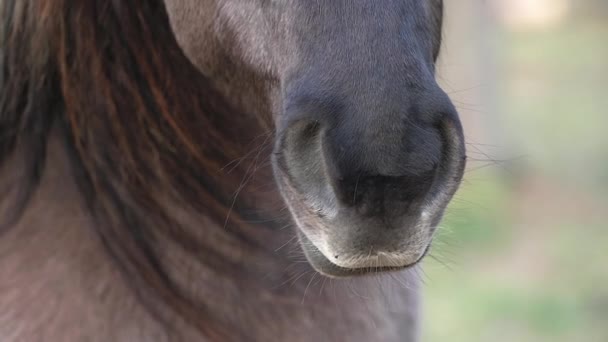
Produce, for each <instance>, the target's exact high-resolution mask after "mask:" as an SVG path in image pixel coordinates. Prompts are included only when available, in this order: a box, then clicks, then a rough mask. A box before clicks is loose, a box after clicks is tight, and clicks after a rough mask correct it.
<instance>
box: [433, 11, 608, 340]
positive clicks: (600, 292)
mask: <svg viewBox="0 0 608 342" xmlns="http://www.w3.org/2000/svg"><path fill="white" fill-rule="evenodd" d="M445 3H446V6H447V9H446V25H447V26H446V28H445V43H444V51H443V55H442V59H441V61H440V67H439V78H440V82H441V83H442V85H443V86H444V89H445V90H446V91H447V92H448V93H449V94H450V96H451V97H452V99H453V100H454V102H455V104H456V106H457V107H458V108H459V111H460V115H461V118H462V120H463V124H464V126H465V131H466V137H467V139H468V145H467V148H468V155H469V164H468V171H467V174H466V176H465V182H464V184H463V186H462V188H461V190H460V191H459V193H458V194H457V195H456V198H455V200H454V202H453V203H452V205H451V207H450V208H449V210H448V213H447V216H446V220H445V221H444V222H443V224H442V227H441V229H440V236H439V237H438V241H437V242H436V243H435V245H434V248H433V251H432V252H431V256H432V258H427V261H426V263H425V276H424V279H425V282H426V286H425V291H426V293H425V313H424V314H425V320H424V321H425V324H426V326H425V329H424V331H425V333H424V334H425V336H424V338H423V341H431V342H434V341H450V342H460V341H463V342H464V341H467V342H473V341H484V342H486V341H492V342H501V341H505V342H506V341H509V342H513V341H518V342H527V341H534V342H542V341H552V342H561V341H569V342H571V341H576V342H578V341H581V342H607V341H608V223H607V222H608V133H605V132H604V130H606V129H608V1H606V0H595V1H594V0H586V1H581V0H458V1H449V0H448V1H446V2H445Z"/></svg>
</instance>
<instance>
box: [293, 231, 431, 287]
mask: <svg viewBox="0 0 608 342" xmlns="http://www.w3.org/2000/svg"><path fill="white" fill-rule="evenodd" d="M298 237H299V238H300V245H301V246H302V249H303V250H304V255H305V256H306V259H307V260H308V262H309V263H310V265H311V266H312V267H313V268H314V269H315V271H317V272H319V273H321V274H322V275H324V276H327V277H330V278H347V277H355V276H364V275H369V274H376V273H385V272H396V271H401V270H405V269H409V268H413V267H415V266H416V265H418V264H419V263H420V262H421V261H422V260H423V259H424V257H425V256H426V255H427V253H428V251H429V249H430V247H431V244H430V243H429V244H428V246H427V247H426V248H425V250H424V252H423V253H422V254H421V255H420V257H419V258H418V259H417V260H416V261H414V262H412V263H409V264H407V265H402V266H378V267H376V266H368V267H355V268H348V267H342V266H339V265H336V264H335V263H333V262H332V261H331V260H329V259H328V258H327V257H326V256H325V255H324V254H323V253H322V252H321V251H320V250H319V249H318V248H317V247H316V246H315V244H314V243H312V241H310V240H309V239H308V237H307V236H306V234H304V233H303V232H301V231H300V230H298Z"/></svg>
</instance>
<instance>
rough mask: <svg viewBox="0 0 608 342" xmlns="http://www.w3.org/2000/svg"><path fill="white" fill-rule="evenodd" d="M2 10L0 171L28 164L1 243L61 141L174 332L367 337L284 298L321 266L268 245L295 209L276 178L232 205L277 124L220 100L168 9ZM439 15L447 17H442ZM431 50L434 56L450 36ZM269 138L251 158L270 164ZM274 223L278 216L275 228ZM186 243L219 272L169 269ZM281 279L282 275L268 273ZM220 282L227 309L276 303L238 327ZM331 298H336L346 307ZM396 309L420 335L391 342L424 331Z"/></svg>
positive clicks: (8, 4)
mask: <svg viewBox="0 0 608 342" xmlns="http://www.w3.org/2000/svg"><path fill="white" fill-rule="evenodd" d="M433 3H434V4H436V6H441V2H440V1H434V2H433ZM0 5H1V8H0V29H1V31H0V34H1V35H0V39H1V40H0V63H1V64H0V67H1V69H0V170H8V169H11V168H17V169H18V172H17V174H18V175H19V179H18V180H17V181H15V182H11V184H9V185H7V186H6V187H5V188H2V189H0V190H1V191H2V193H0V194H1V195H2V198H1V200H2V203H3V205H4V207H3V208H0V209H3V210H2V211H1V213H2V215H3V217H2V221H1V222H0V224H1V225H0V233H3V234H6V233H7V232H8V231H9V230H10V228H11V227H13V226H15V225H16V224H17V223H18V222H19V221H20V219H21V218H22V217H23V215H24V214H25V213H27V211H28V203H29V202H30V200H31V198H32V196H33V195H34V194H35V193H36V191H37V189H38V188H39V184H40V182H41V179H42V178H43V176H44V173H45V166H46V164H47V163H46V161H47V154H48V153H49V152H48V151H49V148H50V147H49V145H50V142H51V141H53V140H58V141H59V146H60V149H61V150H62V151H64V153H66V154H67V156H68V160H69V163H70V172H71V177H73V179H74V181H75V182H76V184H77V186H78V190H79V193H80V194H81V196H82V200H84V201H85V203H86V207H87V209H88V213H89V214H90V215H91V217H92V219H93V222H94V224H93V225H92V227H93V228H94V231H95V233H96V235H97V236H99V237H100V240H101V242H102V243H103V245H104V246H105V250H106V251H107V252H108V253H109V254H108V255H110V256H111V258H112V259H113V260H114V261H115V265H117V267H119V268H120V269H121V271H122V274H123V275H124V279H127V282H128V283H129V286H130V287H131V288H132V289H133V290H134V293H136V294H137V296H138V298H139V299H140V302H141V303H143V305H144V306H145V307H146V308H147V309H148V310H149V311H150V312H153V313H154V315H155V316H156V318H157V319H159V320H160V321H162V322H164V323H166V324H167V326H169V327H176V326H179V324H176V323H175V322H176V321H180V322H185V324H186V325H188V326H193V327H195V330H196V331H197V334H200V336H204V337H205V338H206V339H208V340H211V341H217V340H248V339H249V338H251V336H258V337H260V340H264V341H268V340H269V338H270V337H269V336H272V337H274V338H281V337H280V336H282V338H286V335H280V334H281V333H285V332H286V331H290V330H289V329H290V328H291V327H289V324H290V323H291V324H296V325H297V324H298V322H301V320H302V319H303V317H308V318H309V319H313V318H314V314H313V312H315V311H314V310H320V311H318V313H317V319H318V320H317V321H318V326H320V327H326V329H325V330H323V329H320V330H319V331H318V332H310V335H309V336H308V337H310V338H327V336H334V338H338V337H336V336H342V337H345V338H346V336H347V334H353V335H352V336H355V335H354V334H357V331H358V330H357V329H358V328H357V329H355V328H353V330H352V331H350V332H349V330H348V329H346V328H344V327H347V325H339V324H338V325H332V324H331V318H332V317H335V316H336V314H335V312H333V311H330V310H329V309H328V308H323V309H319V308H317V309H314V310H313V307H314V306H308V307H306V306H302V307H297V303H299V301H300V300H301V298H302V294H303V293H304V295H305V293H306V291H307V290H308V287H309V285H310V283H308V285H307V286H305V287H306V288H304V287H303V286H301V285H296V286H295V289H294V290H291V291H285V292H284V293H282V291H283V290H276V285H277V283H279V284H280V283H281V282H283V281H284V280H289V279H290V278H292V277H293V275H294V273H295V274H296V275H298V274H301V272H310V271H311V269H310V268H309V266H307V265H302V266H297V267H296V270H297V271H294V270H291V271H286V270H285V269H286V268H287V267H289V266H290V265H291V264H292V263H293V260H290V259H289V258H288V257H286V256H285V253H284V252H282V251H281V252H278V253H277V252H275V251H274V249H275V248H276V247H277V246H276V245H272V244H270V243H269V241H275V242H276V241H282V242H284V241H286V240H287V237H288V236H289V235H288V234H287V233H286V232H285V231H284V230H279V229H278V228H279V227H281V226H283V225H284V224H285V223H288V222H289V219H287V218H286V219H285V220H283V219H276V217H278V216H281V215H282V214H281V213H280V212H279V211H278V210H277V209H280V208H279V207H278V206H277V205H276V199H277V198H278V195H277V192H276V191H277V190H276V189H275V187H274V185H272V184H270V185H269V186H270V187H269V188H268V189H267V190H261V189H260V187H261V186H268V184H266V182H259V181H256V180H254V181H252V182H249V183H248V184H247V189H248V190H249V191H240V192H241V194H240V195H239V199H238V201H235V200H234V197H233V196H234V195H235V191H238V190H241V189H240V185H241V184H242V181H243V179H247V178H248V177H250V173H251V167H252V165H253V162H249V161H248V162H246V163H240V162H235V161H238V160H240V159H241V158H243V156H244V155H247V153H249V152H250V151H251V149H252V145H251V144H248V143H250V142H252V141H253V142H254V143H253V146H258V145H260V144H259V142H260V141H261V140H263V138H262V139H260V136H262V137H264V136H266V135H271V134H272V132H271V131H270V130H271V127H273V126H274V122H273V119H274V118H272V117H270V115H268V116H260V115H250V113H246V112H243V109H244V108H242V106H239V105H237V106H231V105H230V103H229V101H226V99H225V98H224V97H223V96H222V95H221V94H220V93H218V92H217V90H216V89H215V88H214V87H213V86H212V85H211V81H210V80H209V79H207V78H206V77H205V76H203V75H202V74H201V73H200V72H198V70H197V69H196V68H195V67H194V66H193V65H192V64H191V62H190V60H189V59H188V58H186V56H185V55H184V53H183V52H182V49H181V48H180V46H178V44H177V42H176V40H175V38H174V35H173V33H172V32H171V29H170V24H169V22H168V18H167V14H166V11H165V8H164V4H163V2H162V1H157V0H149V1H110V0H107V1H106V0H98V1H92V0H91V1H67V0H53V1H34V0H31V1H22V0H6V1H2V2H1V3H0ZM434 13H435V15H436V16H437V19H436V20H438V21H440V20H441V19H440V15H441V11H440V10H436V11H434ZM436 27H440V25H439V24H437V25H436ZM435 39H436V40H437V41H438V40H439V39H440V32H436V33H435ZM433 46H436V48H435V49H434V51H433V55H434V57H436V55H437V54H438V51H439V50H438V46H439V44H438V42H435V44H433ZM226 67H227V68H230V67H233V66H229V65H227V66H226ZM244 77H246V76H244ZM252 77H258V76H252ZM270 142H271V141H270ZM270 142H268V143H267V144H264V145H263V146H262V148H261V150H260V151H259V152H257V151H258V150H254V153H253V155H254V156H256V157H260V156H261V157H260V159H261V160H266V158H267V156H268V154H269V152H270V149H269V148H268V147H272V146H271V143H270ZM252 159H253V158H252ZM227 165H229V166H230V168H231V169H232V171H231V172H226V170H225V167H226V166H227ZM255 167H256V168H257V166H255ZM256 177H257V179H266V180H269V179H270V178H271V177H272V175H271V171H270V170H269V168H267V167H260V170H258V172H257V176H256ZM268 183H269V182H268ZM3 185H5V184H3ZM184 213H195V214H184ZM283 216H285V215H283ZM268 217H270V218H273V220H272V221H270V222H268V221H263V220H265V219H266V218H268ZM197 218H198V220H197ZM192 222H195V223H194V224H193V223H192ZM197 225H205V227H201V228H200V230H205V229H207V230H208V233H205V234H201V233H200V230H197V229H192V228H193V226H194V227H196V228H199V227H197ZM231 227H238V229H231ZM211 232H213V233H211ZM216 239H217V240H216ZM219 240H221V242H220V241H219ZM166 241H170V243H171V248H172V249H171V248H169V247H167V246H166V245H165V243H166ZM174 249H177V250H179V252H175V254H179V255H180V257H181V258H189V259H193V260H196V261H197V263H198V265H204V266H202V267H201V268H200V269H196V270H198V271H200V270H201V269H202V270H206V271H209V274H210V275H207V276H201V277H198V276H196V275H195V276H192V275H189V273H188V272H189V271H188V270H181V269H180V267H179V264H177V263H175V261H171V257H172V256H174V254H173V253H174V252H173V250H174ZM235 249H238V253H242V254H243V255H247V256H248V257H249V258H251V260H255V263H249V264H244V263H243V262H242V258H241V257H236V256H234V253H235V252H234V250H235ZM168 250H171V252H168ZM238 253H237V254H238ZM169 254H170V255H169ZM302 270H303V271H302ZM273 271H275V272H277V273H278V274H279V275H276V276H270V277H269V278H264V276H268V274H269V272H273ZM191 278H192V279H195V281H197V282H200V281H201V280H200V279H199V278H201V279H209V278H214V279H218V281H217V282H216V283H213V282H208V283H206V284H204V286H206V288H205V290H204V291H201V290H200V289H193V288H192V287H191V286H189V285H188V281H184V280H185V279H187V280H192V279H191ZM220 280H221V281H220ZM307 280H308V279H307ZM312 280H313V279H311V281H310V282H312ZM362 281H363V282H366V281H367V280H362ZM415 283H416V282H414V284H415ZM222 284H230V285H229V286H235V288H236V290H233V292H230V293H231V296H228V294H226V297H227V298H233V299H232V300H233V301H232V302H226V303H224V304H225V305H228V306H233V307H236V306H238V303H239V299H238V296H242V298H245V299H246V300H243V305H244V306H246V305H249V304H248V303H249V302H248V301H247V300H248V299H247V298H257V297H259V298H266V297H265V296H267V297H268V298H274V301H275V302H276V304H275V305H269V306H268V307H265V306H264V305H263V304H259V306H258V308H259V310H260V311H259V312H260V317H253V316H251V317H250V316H247V317H248V318H247V319H246V320H245V319H244V320H243V323H242V326H235V322H239V320H238V318H236V317H226V315H219V314H218V312H217V310H216V308H217V305H219V304H217V303H216V302H215V299H214V298H212V296H205V295H201V294H200V293H203V294H206V293H211V294H213V293H220V292H221V291H222V290H225V289H226V287H227V286H228V285H226V286H223V285H222ZM304 285H306V284H304ZM412 286H414V287H415V285H412ZM313 287H315V285H313ZM316 288H317V290H316V291H318V292H319V298H320V299H319V300H318V301H316V302H315V301H314V300H313V303H315V305H323V303H329V302H332V300H330V299H328V298H331V296H329V295H323V296H321V292H322V291H323V288H321V289H320V290H318V284H317V287H316ZM402 290H403V289H402ZM226 291H227V290H226ZM405 291H406V292H408V293H409V291H410V290H405ZM323 293H325V292H323ZM325 296H327V297H325ZM334 296H335V294H334ZM323 298H325V299H323ZM334 298H335V302H334V303H333V304H336V303H340V300H338V297H334ZM402 298H403V301H397V302H399V303H403V304H404V305H405V303H410V304H407V305H408V308H410V307H411V310H413V311H412V312H415V307H416V304H415V302H416V299H415V298H414V297H410V295H409V294H408V295H404V296H403V297H402ZM256 300H257V299H256ZM260 300H261V299H260ZM342 302H343V303H344V309H346V310H348V308H355V307H357V306H356V305H355V304H353V302H355V301H353V299H352V298H351V299H350V300H347V299H342ZM252 303H255V301H254V300H252ZM260 303H265V302H260ZM281 303H282V304H281ZM348 303H350V304H348ZM252 306H253V305H252ZM273 307H274V308H275V309H273ZM287 307H290V308H292V309H287ZM4 309H5V308H3V310H4ZM248 310H249V311H248ZM290 310H291V311H290ZM298 310H300V311H302V312H304V310H308V312H309V313H310V315H312V316H310V315H309V316H306V315H304V314H303V313H301V312H299V311H298ZM368 310H370V309H369V307H368ZM374 310H375V311H374ZM399 310H403V312H406V313H407V314H405V313H404V314H403V315H402V316H401V318H399V319H400V320H403V321H404V322H405V321H408V324H406V325H405V326H407V327H409V329H410V330H411V331H410V330H406V331H407V332H403V333H399V334H398V333H397V332H396V330H395V331H392V330H391V331H390V332H382V331H378V336H392V337H391V338H394V336H402V337H405V336H406V335H407V336H413V335H415V334H416V333H415V331H414V330H415V328H414V327H415V324H414V323H413V322H414V321H415V317H414V316H415V314H411V313H410V312H409V311H408V310H410V309H407V310H406V309H405V308H400V309H399ZM235 312H239V310H237V309H235ZM242 312H243V313H247V312H248V313H250V314H251V313H254V312H255V309H254V308H251V309H249V308H243V309H242ZM383 314H384V313H383V311H381V309H380V308H375V307H374V308H372V309H371V311H370V319H371V320H374V319H378V321H379V322H381V321H382V318H381V317H383V316H382V315H383ZM307 315H308V314H307ZM273 317H274V318H275V319H276V322H275V323H273V322H272V318H273ZM343 317H344V322H347V321H348V320H349V319H350V320H351V321H350V323H349V325H348V326H350V327H354V326H355V325H356V324H358V323H357V322H359V321H358V320H357V319H356V318H355V316H353V317H351V318H349V315H348V314H344V316H343ZM336 319H337V318H336ZM247 320H250V322H249V321H247ZM245 321H246V322H245ZM313 321H314V319H313ZM324 321H325V323H327V324H325V323H324ZM410 321H411V322H410ZM258 323H259V325H261V326H256V324H258ZM359 323H360V322H359ZM344 324H346V323H344ZM382 324H384V323H382ZM387 324H388V323H387ZM391 324H392V323H391ZM395 324H396V325H395V326H399V325H398V322H397V323H395ZM247 327H250V329H247ZM265 327H266V328H265ZM305 327H310V325H309V323H302V324H301V327H300V328H302V329H304V330H302V329H300V328H296V327H294V328H293V333H295V334H299V335H297V336H298V337H297V338H295V337H294V340H307V336H306V334H305V333H304V331H305V330H306V329H308V328H305ZM391 327H392V326H391ZM342 328H344V330H340V329H342ZM388 328H390V327H389V326H388V325H387V329H388ZM265 329H266V330H267V331H265ZM332 329H334V330H333V332H332ZM361 329H363V328H361ZM254 330H255V331H254ZM388 330H390V329H388ZM388 330H387V331H388ZM361 331H362V332H363V331H364V330H361ZM325 332H326V333H325ZM332 334H336V335H332ZM340 334H342V335H340ZM181 335H182V334H181V333H178V332H176V333H175V336H181ZM261 336H265V337H261ZM362 336H365V335H363V334H360V335H359V337H357V338H362ZM353 338H354V337H353ZM405 338H408V337H405ZM283 340H284V339H283ZM387 340H388V338H387Z"/></svg>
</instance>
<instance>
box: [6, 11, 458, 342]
mask: <svg viewBox="0 0 608 342" xmlns="http://www.w3.org/2000/svg"><path fill="white" fill-rule="evenodd" d="M442 18H443V3H442V1H441V0H423V1H418V0H386V1H372V0H331V1H329V0H318V1H303V0H281V1H269V0H250V1H240V0H164V1H161V0H146V1H138V0H132V1H115V0H89V1H67V0H45V1H42V0H27V1H24V0H4V1H1V2H0V27H1V30H0V194H1V195H0V234H2V237H1V238H0V274H1V277H0V307H1V308H2V310H0V337H1V340H2V341H5V342H9V341H408V342H412V341H417V340H419V338H420V292H421V291H420V288H421V286H420V276H419V272H420V269H419V265H420V261H421V260H422V259H423V258H424V256H425V255H426V254H427V252H428V251H429V248H430V246H431V244H432V240H433V236H434V233H435V231H436V227H437V224H438V223H439V221H440V220H441V217H442V215H443V213H444V211H445V208H446V206H447V204H448V203H449V201H450V199H451V198H452V196H453V195H454V193H455V191H456V190H457V188H458V186H459V184H460V182H461V179H462V175H463V170H464V165H465V159H466V158H465V148H464V138H463V133H462V127H461V124H460V122H459V119H458V114H457V111H456V109H455V108H454V106H453V105H452V103H451V102H450V100H449V98H448V96H447V95H446V93H445V92H443V91H442V90H441V88H440V87H439V86H438V84H437V82H436V80H435V68H436V67H435V64H436V61H437V57H438V55H439V52H440V46H441V36H442Z"/></svg>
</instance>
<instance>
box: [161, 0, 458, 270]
mask: <svg viewBox="0 0 608 342" xmlns="http://www.w3.org/2000/svg"><path fill="white" fill-rule="evenodd" d="M167 8H168V10H169V14H170V17H171V19H172V24H173V27H174V30H175V33H176V36H177V38H178V41H179V42H180V44H181V46H182V47H183V48H184V51H185V52H186V54H187V55H188V56H189V57H190V59H191V60H192V61H193V62H194V63H195V64H196V65H198V66H199V67H200V68H201V69H202V70H203V71H204V70H205V68H208V64H209V58H210V57H209V56H211V55H217V54H218V53H219V51H221V52H222V54H226V55H228V56H229V57H230V58H231V59H233V60H235V61H239V62H242V63H243V65H245V66H247V67H249V68H251V69H253V70H255V71H256V72H259V73H260V74H264V75H271V76H272V77H273V78H275V79H277V80H278V82H276V84H278V86H277V87H278V88H277V89H275V90H276V91H273V92H271V93H272V94H280V95H278V96H276V97H278V98H273V99H272V100H273V102H277V103H279V104H280V105H279V106H278V108H280V109H279V110H276V113H274V118H275V126H276V138H275V139H276V140H275V153H273V167H274V171H275V177H276V180H277V182H278V184H279V188H280V191H281V194H282V195H283V197H284V199H285V201H286V203H287V205H288V207H289V208H290V210H291V213H292V216H293V218H294V220H295V222H296V223H297V226H298V232H299V235H300V241H301V243H302V247H303V249H304V251H305V253H306V255H307V257H308V260H309V261H310V263H311V264H312V265H313V266H314V267H315V268H316V269H317V270H318V271H319V272H321V273H324V274H326V275H329V276H346V275H354V274H361V273H365V272H366V271H368V270H374V271H377V270H379V269H398V268H404V267H408V266H411V265H414V264H416V263H417V262H418V261H419V260H420V259H421V258H422V257H423V256H424V255H425V253H426V251H427V250H428V248H429V245H430V243H431V240H432V237H433V233H434V230H435V227H436V226H437V224H438V223H439V220H440V219H441V216H442V215H443V212H444V210H445V207H446V205H447V204H448V202H449V201H450V199H451V197H452V196H453V194H454V192H455V191H456V189H457V187H458V185H459V183H460V181H461V178H462V174H463V169H464V164H465V151H464V139H463V134H462V129H461V126H460V123H459V120H458V115H457V113H456V110H455V109H454V106H453V105H452V103H451V102H450V100H449V99H448V97H447V96H446V94H445V93H444V92H443V91H442V90H441V89H440V88H439V86H438V85H437V83H436V82H435V78H434V63H435V60H436V57H437V54H438V51H439V45H440V37H441V33H440V32H441V17H442V13H441V11H442V2H441V1H440V0H423V1H419V0H386V1H377V0H331V1H330V0H320V1H309V0H274V1H264V0H251V1H240V0H238V1H237V0H224V1H219V0H215V1H212V0H205V1H197V0H167ZM228 42H229V43H228Z"/></svg>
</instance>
